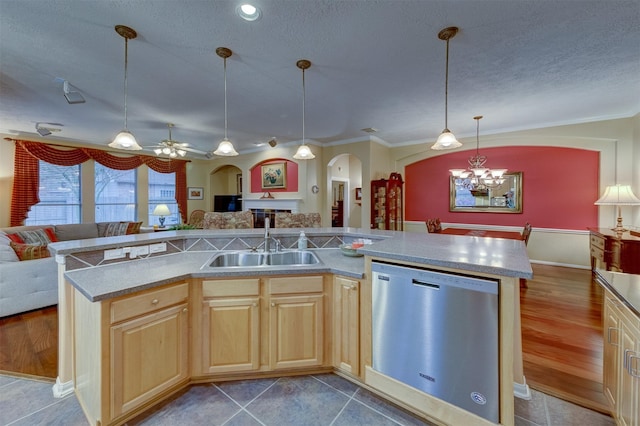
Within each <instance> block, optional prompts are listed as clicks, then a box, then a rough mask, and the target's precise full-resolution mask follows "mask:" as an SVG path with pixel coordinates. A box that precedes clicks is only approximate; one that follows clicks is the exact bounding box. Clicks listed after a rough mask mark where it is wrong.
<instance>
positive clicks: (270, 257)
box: [204, 250, 320, 268]
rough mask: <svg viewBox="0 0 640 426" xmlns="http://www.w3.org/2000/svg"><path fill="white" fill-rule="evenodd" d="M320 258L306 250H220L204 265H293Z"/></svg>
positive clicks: (220, 266) (214, 266)
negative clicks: (261, 251) (258, 251)
mask: <svg viewBox="0 0 640 426" xmlns="http://www.w3.org/2000/svg"><path fill="white" fill-rule="evenodd" d="M318 263H320V259H318V257H317V256H316V255H315V253H313V252H311V251H307V250H293V251H283V252H274V253H256V252H246V251H235V252H222V253H218V254H216V255H215V256H214V257H213V258H212V259H211V260H210V261H208V262H207V263H206V264H205V265H204V267H210V268H228V267H232V266H238V267H253V266H293V265H315V264H318Z"/></svg>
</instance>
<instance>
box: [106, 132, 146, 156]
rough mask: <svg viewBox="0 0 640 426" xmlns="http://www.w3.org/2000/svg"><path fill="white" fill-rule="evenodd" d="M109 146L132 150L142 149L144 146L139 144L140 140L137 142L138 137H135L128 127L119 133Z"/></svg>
mask: <svg viewBox="0 0 640 426" xmlns="http://www.w3.org/2000/svg"><path fill="white" fill-rule="evenodd" d="M109 146H110V147H111V148H116V149H127V150H131V151H138V150H141V149H142V147H141V146H140V145H138V142H136V138H134V137H133V134H132V133H131V132H130V131H128V130H126V129H125V130H123V131H121V132H120V133H118V134H117V135H116V137H115V139H114V140H113V142H111V143H110V144H109Z"/></svg>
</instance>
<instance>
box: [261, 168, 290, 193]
mask: <svg viewBox="0 0 640 426" xmlns="http://www.w3.org/2000/svg"><path fill="white" fill-rule="evenodd" d="M260 171H261V172H262V189H274V188H286V187H287V164H286V163H271V164H265V165H263V166H261V169H260Z"/></svg>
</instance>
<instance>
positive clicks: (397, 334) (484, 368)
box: [372, 262, 499, 423]
mask: <svg viewBox="0 0 640 426" xmlns="http://www.w3.org/2000/svg"><path fill="white" fill-rule="evenodd" d="M372 273H373V274H372V279H373V280H372V285H373V301H372V303H373V307H372V308H373V318H372V319H373V323H372V328H373V329H372V338H373V342H372V343H373V369H374V370H376V371H379V372H381V373H383V374H385V375H387V376H390V377H393V378H394V379H397V380H399V381H401V382H403V383H405V384H407V385H409V386H413V387H414V388H417V389H419V390H421V391H423V392H426V393H428V394H431V395H433V396H435V397H437V398H440V399H442V400H444V401H447V402H449V403H451V404H453V405H456V406H458V407H460V408H463V409H465V410H467V411H470V412H472V413H475V414H477V415H479V416H481V417H484V418H485V419H487V420H490V421H492V422H494V423H498V422H499V392H498V391H499V385H498V361H499V354H498V281H497V280H490V279H486V278H478V277H471V276H466V275H456V274H449V273H443V272H436V271H433V270H429V269H426V268H425V269H421V268H413V267H406V266H400V265H396V264H393V263H383V262H373V263H372Z"/></svg>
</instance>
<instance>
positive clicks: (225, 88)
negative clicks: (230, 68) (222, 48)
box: [223, 58, 227, 140]
mask: <svg viewBox="0 0 640 426" xmlns="http://www.w3.org/2000/svg"><path fill="white" fill-rule="evenodd" d="M223 59H224V140H227V58H223Z"/></svg>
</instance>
